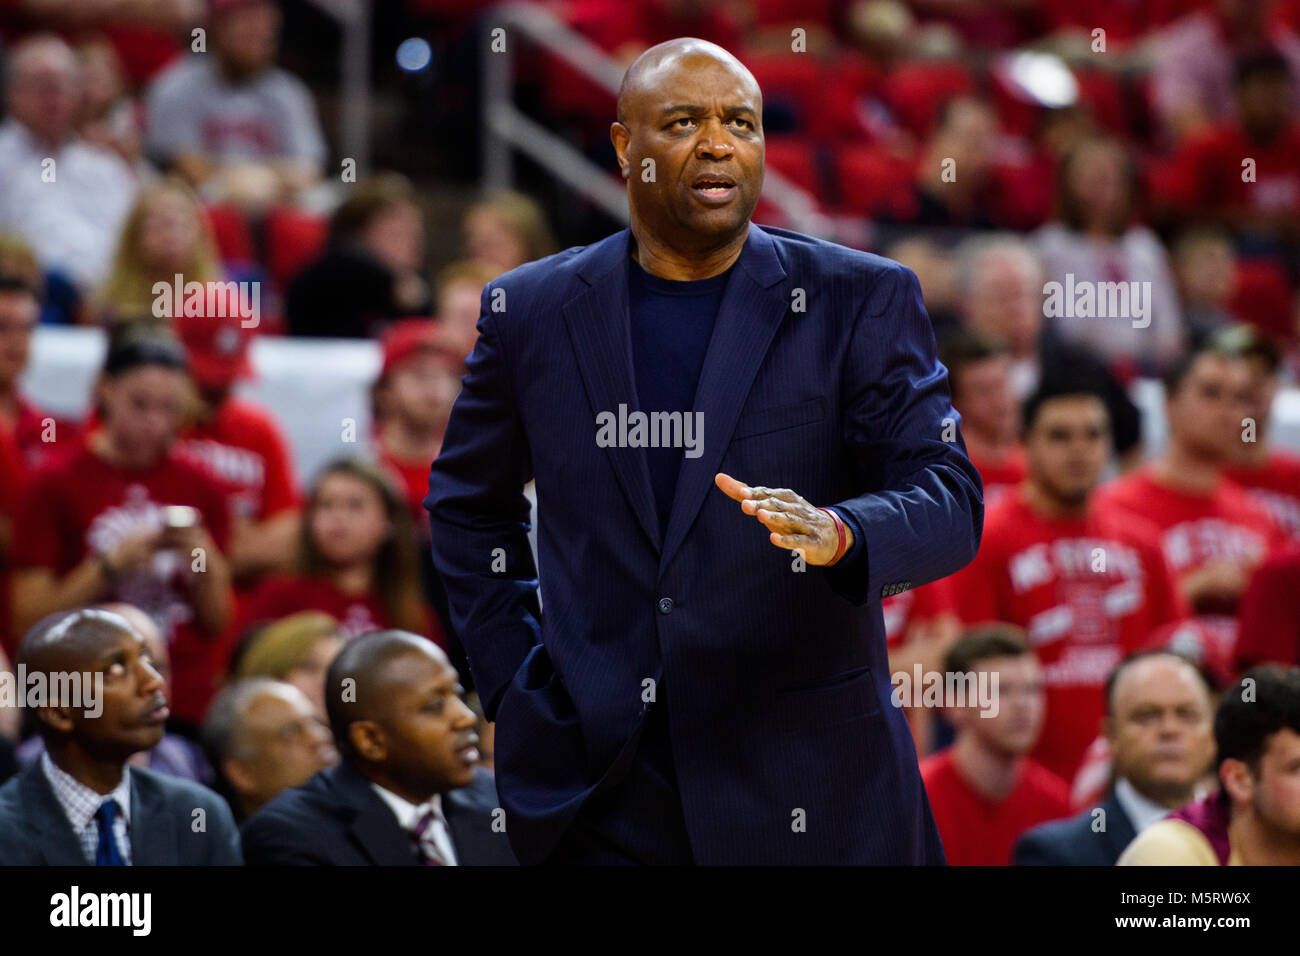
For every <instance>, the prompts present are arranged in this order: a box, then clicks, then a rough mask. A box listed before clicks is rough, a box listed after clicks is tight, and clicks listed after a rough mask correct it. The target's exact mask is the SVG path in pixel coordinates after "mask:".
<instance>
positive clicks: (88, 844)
mask: <svg viewBox="0 0 1300 956" xmlns="http://www.w3.org/2000/svg"><path fill="white" fill-rule="evenodd" d="M41 771H42V772H43V773H44V774H45V779H46V780H48V781H49V782H50V787H51V789H53V790H54V796H55V799H57V800H58V801H59V806H60V807H62V808H63V815H64V816H65V817H67V818H68V823H69V824H71V826H72V832H73V833H75V834H76V835H77V841H78V842H79V843H80V844H81V852H83V853H84V854H86V859H87V860H88V861H89V862H91V863H94V862H95V852H96V850H97V849H98V848H99V823H98V821H96V819H95V813H96V812H97V811H98V810H99V805H100V804H101V803H103V802H104V801H105V800H114V801H115V802H116V803H117V808H118V811H119V812H118V814H117V816H116V817H114V818H113V842H114V843H116V844H117V852H118V853H120V854H121V855H122V862H124V863H125V864H126V865H127V866H130V865H131V768H130V767H123V768H122V781H121V782H120V783H119V784H118V785H117V786H116V787H114V788H113V790H112V792H111V793H96V792H95V791H94V790H92V789H90V787H88V786H86V785H85V784H84V783H82V782H81V781H80V780H78V779H77V778H76V777H74V776H72V774H70V773H65V772H64V771H62V770H60V769H59V768H58V766H57V765H56V764H55V763H54V761H53V760H51V759H50V755H49V754H48V753H46V752H45V751H41Z"/></svg>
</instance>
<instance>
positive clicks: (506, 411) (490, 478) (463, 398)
mask: <svg viewBox="0 0 1300 956" xmlns="http://www.w3.org/2000/svg"><path fill="white" fill-rule="evenodd" d="M493 292H494V287H493V284H492V283H488V284H487V286H486V287H485V288H484V290H483V299H482V304H481V311H480V315H479V321H478V331H479V337H478V342H477V343H476V344H475V346H474V351H473V353H472V354H471V355H470V357H469V360H468V362H467V372H466V375H465V378H464V380H463V382H462V386H461V393H460V396H459V397H458V398H457V399H456V404H455V406H454V407H453V409H452V413H451V418H450V420H449V422H448V424H447V432H446V435H445V437H444V439H443V445H442V452H441V454H439V455H438V458H437V460H436V461H435V462H434V463H433V469H432V472H431V474H430V476H429V496H428V498H426V499H425V502H424V504H425V507H426V508H427V509H428V510H429V522H430V528H431V531H432V538H433V560H434V564H435V565H436V566H437V568H438V571H439V573H440V574H441V575H442V580H443V583H444V585H445V586H446V589H447V603H448V606H449V608H450V610H451V614H452V621H453V622H454V624H455V628H456V633H457V634H458V635H460V638H461V641H462V643H463V644H464V645H465V651H466V654H467V656H468V658H469V664H470V670H471V671H472V672H473V674H474V683H475V685H476V686H477V687H478V688H479V696H480V698H481V699H482V701H483V708H484V711H485V713H486V715H487V718H488V719H489V720H492V719H494V718H495V717H496V708H497V704H498V703H499V702H500V699H501V693H502V691H504V690H505V687H506V685H507V684H509V683H510V680H511V678H512V677H513V676H514V673H515V671H516V670H518V669H519V665H520V664H521V663H522V662H523V659H524V658H525V657H526V656H527V654H528V652H529V650H531V648H532V647H533V645H535V644H538V643H540V642H541V626H540V622H539V618H540V615H541V611H540V609H539V606H538V603H537V569H536V567H535V566H534V564H533V553H532V549H531V548H530V547H529V544H528V530H529V516H530V508H529V504H528V499H527V498H526V497H525V496H524V493H523V487H524V485H526V484H527V483H528V482H529V481H530V480H531V479H532V456H531V452H530V450H529V447H528V442H527V436H526V435H525V434H524V429H523V423H522V421H521V419H520V415H519V410H518V408H517V407H516V404H515V396H514V393H513V389H512V388H511V384H510V373H509V369H508V367H507V363H506V356H505V349H504V347H503V343H502V340H501V335H500V328H499V323H498V322H497V316H496V315H495V314H494V313H493V312H492V311H491V309H490V307H489V304H490V303H491V302H492V301H493ZM520 294H521V293H519V292H515V293H514V296H515V297H516V298H518V297H519V295H520ZM497 549H501V550H500V551H498V550H497ZM501 561H504V570H494V568H501V567H502V564H501Z"/></svg>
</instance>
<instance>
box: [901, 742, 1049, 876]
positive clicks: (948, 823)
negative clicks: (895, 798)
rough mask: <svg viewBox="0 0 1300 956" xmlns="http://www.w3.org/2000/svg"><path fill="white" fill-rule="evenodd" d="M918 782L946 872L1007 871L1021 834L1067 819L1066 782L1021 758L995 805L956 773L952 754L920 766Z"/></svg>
mask: <svg viewBox="0 0 1300 956" xmlns="http://www.w3.org/2000/svg"><path fill="white" fill-rule="evenodd" d="M921 779H922V780H924V781H925V792H926V794H927V795H928V796H929V798H930V809H931V810H932V811H933V813H934V822H935V825H936V826H938V828H939V836H940V837H941V838H942V840H943V852H944V853H945V854H946V855H947V857H948V865H949V866H1010V865H1011V853H1012V851H1013V850H1014V849H1015V845H1016V840H1018V839H1019V838H1020V834H1022V833H1024V832H1025V831H1026V830H1028V829H1029V828H1030V827H1034V826H1038V824H1040V823H1046V822H1047V821H1048V820H1058V819H1060V818H1061V817H1068V816H1069V815H1070V799H1069V797H1070V794H1069V788H1067V787H1066V785H1065V781H1064V780H1062V779H1061V778H1060V777H1058V776H1056V775H1055V774H1054V773H1052V772H1051V771H1049V770H1048V769H1047V768H1045V767H1043V766H1041V765H1039V764H1037V763H1035V762H1034V761H1033V760H1031V759H1029V758H1028V757H1025V758H1023V759H1022V760H1021V764H1020V773H1019V778H1018V779H1017V780H1016V785H1015V786H1014V787H1013V788H1012V789H1011V792H1010V793H1008V794H1007V796H1006V798H1005V799H1003V800H1002V801H1000V802H998V803H994V802H992V801H990V800H989V799H988V798H986V797H985V796H983V795H982V794H980V793H978V792H977V791H976V790H975V789H974V788H973V787H972V786H971V785H970V784H968V783H967V782H966V781H965V780H964V779H963V778H962V776H961V774H960V773H958V772H957V768H956V766H955V765H954V764H953V761H952V748H951V747H949V748H948V749H946V750H941V751H939V753H937V754H932V755H931V756H929V757H926V758H925V759H924V760H922V761H921Z"/></svg>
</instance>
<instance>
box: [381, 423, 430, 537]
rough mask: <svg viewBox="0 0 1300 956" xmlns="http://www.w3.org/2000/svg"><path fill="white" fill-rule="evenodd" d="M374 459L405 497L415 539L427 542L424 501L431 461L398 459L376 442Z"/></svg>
mask: <svg viewBox="0 0 1300 956" xmlns="http://www.w3.org/2000/svg"><path fill="white" fill-rule="evenodd" d="M375 458H376V459H377V460H378V462H379V464H380V465H381V466H382V467H384V468H385V469H387V470H388V472H389V473H390V474H391V475H392V478H393V484H394V485H395V486H396V487H397V489H398V490H399V491H400V492H401V493H402V494H403V495H404V496H405V498H406V505H407V507H408V508H409V509H410V511H411V522H412V524H413V525H414V527H415V536H416V538H418V539H419V540H420V541H422V542H423V541H428V540H429V513H428V512H427V511H425V510H424V499H425V498H426V497H427V496H428V494H429V469H430V468H431V467H432V465H433V459H432V458H430V459H429V460H428V461H425V460H424V459H423V458H417V459H406V458H398V457H396V456H395V455H393V454H392V453H391V452H389V450H388V449H387V448H385V447H384V445H383V444H382V443H380V442H378V441H376V442H375Z"/></svg>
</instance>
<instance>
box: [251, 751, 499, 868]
mask: <svg viewBox="0 0 1300 956" xmlns="http://www.w3.org/2000/svg"><path fill="white" fill-rule="evenodd" d="M442 806H443V814H444V816H445V817H446V819H447V829H448V830H449V831H450V834H451V842H452V846H453V848H454V849H455V852H456V862H457V863H458V864H459V865H461V866H513V865H515V858H514V855H513V854H512V853H511V852H510V844H509V841H508V840H507V838H506V836H505V833H504V832H502V828H501V825H500V815H499V813H495V811H497V808H498V806H499V801H498V800H497V793H496V784H495V783H494V781H493V778H492V774H490V773H488V772H487V771H485V770H477V771H476V772H475V774H474V781H473V783H471V784H470V785H469V786H468V787H462V788H460V789H459V790H451V791H449V792H447V793H445V794H443V797H442ZM241 837H242V839H243V847H244V860H245V862H246V863H247V864H248V865H249V866H419V865H421V860H420V857H419V855H418V853H417V852H416V847H415V843H414V841H413V840H412V839H411V834H410V833H409V832H408V831H406V830H404V829H402V827H401V826H400V825H399V824H398V821H397V817H396V816H395V815H394V814H393V811H392V810H391V809H390V808H389V806H388V805H387V804H386V803H385V802H384V801H383V799H382V798H381V797H380V796H379V794H378V793H376V792H375V789H374V788H373V787H372V786H371V784H370V781H368V780H367V779H366V778H365V777H363V776H362V775H361V774H360V773H358V772H357V770H356V769H355V768H353V767H352V765H351V764H349V763H346V762H344V763H341V764H339V765H338V766H337V767H333V768H331V769H329V770H322V771H321V772H320V773H318V774H316V776H314V777H312V778H311V779H310V780H309V781H307V782H306V783H305V784H303V785H302V786H301V787H292V788H290V789H288V790H285V791H284V792H283V793H281V794H279V795H278V796H277V797H275V798H274V799H273V800H272V801H271V802H270V803H268V804H267V805H266V806H264V807H262V808H261V809H260V810H258V811H257V812H256V813H254V814H253V815H252V816H251V817H249V819H248V820H247V821H246V822H245V823H244V827H243V830H242V831H241Z"/></svg>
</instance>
